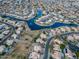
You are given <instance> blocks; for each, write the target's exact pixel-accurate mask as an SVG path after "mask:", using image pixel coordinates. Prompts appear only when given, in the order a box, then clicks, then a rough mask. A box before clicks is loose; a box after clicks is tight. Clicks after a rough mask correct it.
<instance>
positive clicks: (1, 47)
mask: <svg viewBox="0 0 79 59" xmlns="http://www.w3.org/2000/svg"><path fill="white" fill-rule="evenodd" d="M4 49H5V46H4V45H0V54H1V53H2V52H3V51H4Z"/></svg>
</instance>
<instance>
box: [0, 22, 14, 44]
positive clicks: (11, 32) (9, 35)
mask: <svg viewBox="0 0 79 59" xmlns="http://www.w3.org/2000/svg"><path fill="white" fill-rule="evenodd" d="M0 22H1V23H4V24H6V25H8V26H10V27H11V29H10V32H9V33H8V35H7V36H5V37H4V38H3V39H2V41H1V42H0V45H2V44H3V43H4V42H5V41H6V40H7V39H8V38H9V37H11V35H12V34H13V32H14V30H15V28H14V26H12V25H10V24H8V23H5V22H2V21H0Z"/></svg>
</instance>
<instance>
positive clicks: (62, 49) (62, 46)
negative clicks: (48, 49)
mask: <svg viewBox="0 0 79 59" xmlns="http://www.w3.org/2000/svg"><path fill="white" fill-rule="evenodd" d="M60 49H61V51H62V53H63V54H64V58H65V53H64V49H65V44H60Z"/></svg>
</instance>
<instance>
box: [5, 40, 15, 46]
mask: <svg viewBox="0 0 79 59" xmlns="http://www.w3.org/2000/svg"><path fill="white" fill-rule="evenodd" d="M13 42H14V41H13V40H7V41H6V44H7V45H9V46H10V45H12V44H13Z"/></svg>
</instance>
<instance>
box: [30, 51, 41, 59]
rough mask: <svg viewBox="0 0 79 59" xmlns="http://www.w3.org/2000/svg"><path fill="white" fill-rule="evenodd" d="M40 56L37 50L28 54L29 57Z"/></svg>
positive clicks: (33, 58)
mask: <svg viewBox="0 0 79 59" xmlns="http://www.w3.org/2000/svg"><path fill="white" fill-rule="evenodd" d="M39 58H40V54H39V53H37V52H32V53H30V55H29V59H39Z"/></svg>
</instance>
